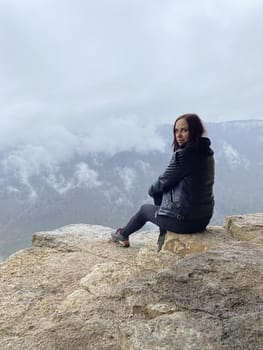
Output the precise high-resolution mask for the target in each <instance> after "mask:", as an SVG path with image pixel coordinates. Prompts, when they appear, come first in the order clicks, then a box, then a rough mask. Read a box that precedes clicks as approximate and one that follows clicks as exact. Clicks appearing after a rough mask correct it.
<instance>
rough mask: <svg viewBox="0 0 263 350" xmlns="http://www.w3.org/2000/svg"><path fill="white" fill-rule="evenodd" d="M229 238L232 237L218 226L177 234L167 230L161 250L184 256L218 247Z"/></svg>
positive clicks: (231, 238) (229, 239)
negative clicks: (198, 231)
mask: <svg viewBox="0 0 263 350" xmlns="http://www.w3.org/2000/svg"><path fill="white" fill-rule="evenodd" d="M231 240H233V237H231V235H230V234H228V233H227V232H226V230H224V229H223V228H222V227H219V226H217V227H216V226H215V227H208V228H207V230H205V231H204V232H200V233H193V234H178V233H174V232H170V231H168V232H167V234H166V236H165V241H164V244H163V247H162V251H171V252H173V253H176V254H177V255H179V256H180V257H184V256H185V255H187V254H191V253H198V252H203V251H206V250H207V249H211V248H216V247H220V246H222V245H224V244H226V242H229V241H231Z"/></svg>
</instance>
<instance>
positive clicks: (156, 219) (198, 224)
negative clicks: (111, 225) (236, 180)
mask: <svg viewBox="0 0 263 350" xmlns="http://www.w3.org/2000/svg"><path fill="white" fill-rule="evenodd" d="M155 202H156V200H155ZM159 208H160V206H159V205H153V204H144V205H142V206H141V208H140V210H139V211H138V212H137V213H136V214H135V215H134V216H133V217H132V218H131V219H130V221H129V222H128V224H127V225H126V226H125V227H123V228H122V232H123V235H124V236H125V237H128V236H129V235H130V234H132V233H133V232H135V231H138V230H139V229H140V228H142V227H143V226H144V224H145V223H146V222H147V221H150V222H152V223H153V224H155V225H157V226H159V228H160V234H161V235H162V234H165V233H166V231H167V230H168V231H172V232H177V233H195V232H200V231H203V230H204V229H205V228H206V226H207V225H208V223H209V220H210V218H205V219H199V220H191V221H182V220H178V219H176V218H172V217H169V216H163V215H156V213H157V211H158V210H159Z"/></svg>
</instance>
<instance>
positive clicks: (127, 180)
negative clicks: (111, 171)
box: [116, 167, 137, 192]
mask: <svg viewBox="0 0 263 350" xmlns="http://www.w3.org/2000/svg"><path fill="white" fill-rule="evenodd" d="M116 171H117V173H118V175H119V177H120V178H121V180H122V182H123V186H124V189H125V190H126V191H127V192H129V191H131V189H132V187H133V185H134V182H135V180H136V178H137V175H136V172H135V170H134V169H132V168H129V167H123V168H119V167H118V168H116Z"/></svg>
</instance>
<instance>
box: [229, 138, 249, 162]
mask: <svg viewBox="0 0 263 350" xmlns="http://www.w3.org/2000/svg"><path fill="white" fill-rule="evenodd" d="M223 154H224V155H225V157H226V160H227V162H228V164H229V165H231V166H237V165H241V164H242V165H244V166H245V167H248V166H249V163H250V162H249V160H248V159H246V158H244V157H242V156H241V155H240V154H239V153H238V151H237V150H236V149H235V148H234V147H233V146H232V145H231V144H229V143H226V142H224V144H223Z"/></svg>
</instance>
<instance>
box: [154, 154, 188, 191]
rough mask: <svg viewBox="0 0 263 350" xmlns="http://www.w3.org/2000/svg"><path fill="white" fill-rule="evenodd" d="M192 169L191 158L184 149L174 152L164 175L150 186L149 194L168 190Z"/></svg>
mask: <svg viewBox="0 0 263 350" xmlns="http://www.w3.org/2000/svg"><path fill="white" fill-rule="evenodd" d="M190 169H191V159H190V158H189V156H188V155H187V154H186V152H184V151H177V152H175V153H174V154H173V156H172V159H171V161H170V163H169V165H168V166H167V168H166V170H165V171H164V172H163V174H162V175H160V176H159V178H158V180H157V181H156V182H155V183H153V184H152V186H151V187H150V188H149V191H148V193H149V195H150V196H153V195H154V194H155V193H160V192H167V191H168V190H169V189H170V188H171V187H174V186H176V184H177V183H178V182H179V181H180V180H181V179H183V178H184V177H185V176H186V175H187V174H189V172H190Z"/></svg>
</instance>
